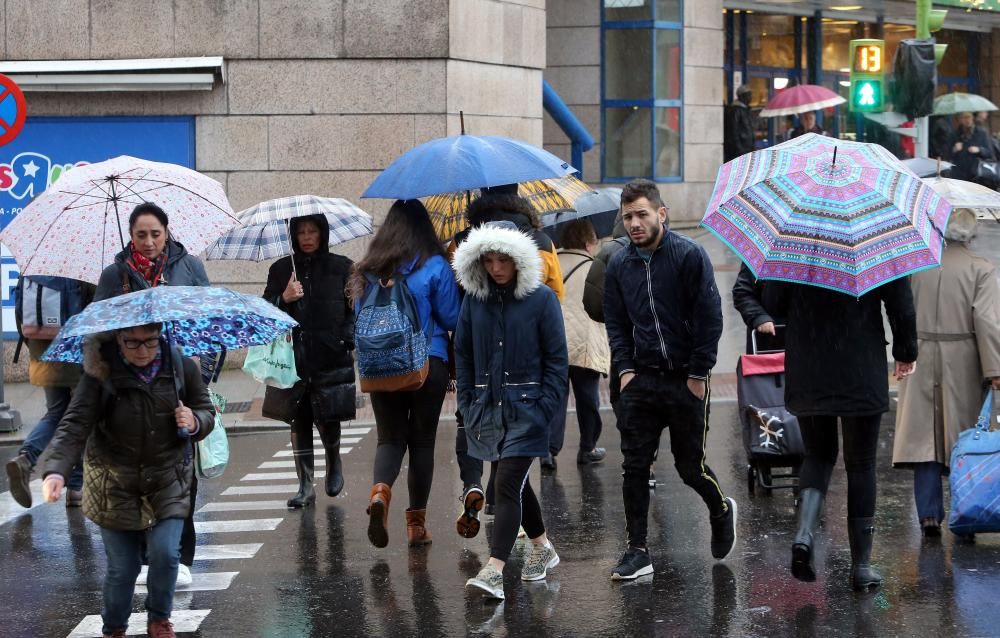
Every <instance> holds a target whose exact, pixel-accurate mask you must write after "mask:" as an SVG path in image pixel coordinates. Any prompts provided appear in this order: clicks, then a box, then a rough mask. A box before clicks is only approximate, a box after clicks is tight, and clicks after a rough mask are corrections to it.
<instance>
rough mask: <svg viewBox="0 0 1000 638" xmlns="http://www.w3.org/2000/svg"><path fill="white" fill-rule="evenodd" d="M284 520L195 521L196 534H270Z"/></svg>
mask: <svg viewBox="0 0 1000 638" xmlns="http://www.w3.org/2000/svg"><path fill="white" fill-rule="evenodd" d="M283 520H285V519H283V518H254V519H249V520H242V521H195V523H194V531H195V534H224V533H227V532H270V531H273V530H275V529H277V528H278V525H280V524H281V521H283Z"/></svg>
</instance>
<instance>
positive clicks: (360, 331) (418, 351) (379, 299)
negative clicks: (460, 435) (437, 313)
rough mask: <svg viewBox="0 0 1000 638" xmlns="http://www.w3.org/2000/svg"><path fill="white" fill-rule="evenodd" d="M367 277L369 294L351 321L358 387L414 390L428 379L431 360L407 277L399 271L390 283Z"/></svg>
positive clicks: (362, 389)
mask: <svg viewBox="0 0 1000 638" xmlns="http://www.w3.org/2000/svg"><path fill="white" fill-rule="evenodd" d="M365 277H366V279H367V280H368V292H367V293H366V294H365V297H364V301H363V302H362V304H361V310H360V311H359V312H358V318H357V321H356V322H355V324H354V344H355V349H356V352H357V356H358V373H359V376H360V378H361V391H362V392H405V391H410V390H418V389H420V387H421V386H423V385H424V381H425V380H426V379H427V373H428V370H429V369H430V360H429V359H428V357H427V354H428V352H427V336H426V335H425V334H424V331H423V329H422V327H421V324H420V314H419V313H418V312H417V304H416V301H414V299H413V294H412V293H411V292H410V289H409V288H408V287H407V285H406V275H403V274H398V273H397V274H396V275H395V276H393V277H392V279H390V280H389V281H388V282H383V280H380V279H376V278H375V277H372V276H370V275H366V276H365ZM385 283H389V284H390V285H388V286H387V285H384V284H385Z"/></svg>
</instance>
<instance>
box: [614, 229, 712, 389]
mask: <svg viewBox="0 0 1000 638" xmlns="http://www.w3.org/2000/svg"><path fill="white" fill-rule="evenodd" d="M604 325H605V327H606V328H607V330H608V341H609V342H610V343H611V370H612V373H613V374H615V375H617V376H621V375H622V374H623V373H624V372H635V371H637V370H640V369H642V368H659V369H663V370H676V371H678V372H684V373H685V374H687V375H688V376H691V377H696V378H702V379H704V378H707V377H708V374H709V372H710V371H711V370H712V368H713V367H715V360H716V356H717V353H718V347H719V338H720V337H721V336H722V303H721V300H720V298H719V290H718V288H716V286H715V272H714V271H713V269H712V262H711V261H709V259H708V254H707V253H706V252H705V249H704V248H702V247H701V246H700V245H699V244H697V243H696V242H694V241H693V240H692V239H690V238H688V237H685V236H683V235H678V234H677V233H675V232H673V231H670V230H668V229H667V228H666V227H664V228H663V241H662V242H661V243H660V245H659V246H657V248H656V249H655V250H653V252H652V255H651V257H650V259H649V261H648V262H647V261H646V260H644V259H643V258H642V257H641V256H640V255H639V253H638V251H637V249H636V247H635V245H634V244H629V245H628V246H627V247H626V248H623V249H621V250H619V251H618V252H617V253H615V255H614V256H613V257H612V258H611V261H609V262H608V270H607V274H606V275H605V278H604Z"/></svg>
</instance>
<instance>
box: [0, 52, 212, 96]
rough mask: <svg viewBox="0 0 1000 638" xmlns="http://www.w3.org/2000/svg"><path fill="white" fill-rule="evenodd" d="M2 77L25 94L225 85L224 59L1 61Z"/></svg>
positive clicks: (170, 88)
mask: <svg viewBox="0 0 1000 638" xmlns="http://www.w3.org/2000/svg"><path fill="white" fill-rule="evenodd" d="M0 73H2V74H4V75H6V76H8V77H9V78H11V79H12V80H14V81H15V82H16V83H17V85H18V86H20V87H21V90H22V91H75V92H80V91H90V92H94V91H211V90H212V88H213V87H214V86H215V82H216V80H218V81H219V82H220V83H223V84H224V83H225V67H224V64H223V59H222V57H221V56H214V57H201V58H149V59H138V60H25V61H0Z"/></svg>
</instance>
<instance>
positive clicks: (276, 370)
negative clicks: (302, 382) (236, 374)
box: [243, 332, 299, 388]
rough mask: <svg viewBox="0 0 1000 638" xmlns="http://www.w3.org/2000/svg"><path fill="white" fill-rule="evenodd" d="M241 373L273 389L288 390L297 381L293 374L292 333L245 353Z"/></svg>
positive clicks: (293, 352) (295, 375)
mask: <svg viewBox="0 0 1000 638" xmlns="http://www.w3.org/2000/svg"><path fill="white" fill-rule="evenodd" d="M243 372H246V373H247V374H249V375H250V376H251V377H253V378H254V379H257V380H258V381H260V382H261V383H265V384H267V385H269V386H271V387H273V388H290V387H292V386H293V385H295V384H296V383H297V382H298V381H299V375H298V374H296V373H295V350H294V349H293V348H292V333H291V332H289V333H287V334H285V335H284V336H281V337H278V338H277V339H275V340H274V341H272V342H271V343H269V344H268V345H266V346H254V347H252V348H250V349H249V350H248V351H247V359H246V361H245V362H244V363H243Z"/></svg>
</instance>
